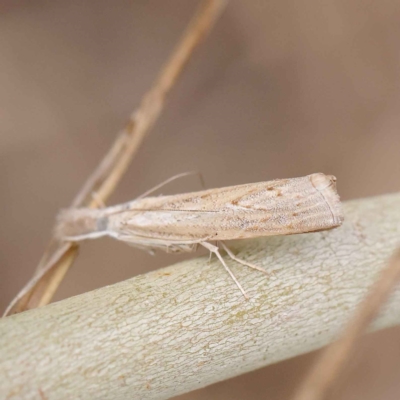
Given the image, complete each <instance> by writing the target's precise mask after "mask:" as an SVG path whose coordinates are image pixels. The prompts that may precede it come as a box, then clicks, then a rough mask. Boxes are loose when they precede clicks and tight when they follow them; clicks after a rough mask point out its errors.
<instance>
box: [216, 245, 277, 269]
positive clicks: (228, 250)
mask: <svg viewBox="0 0 400 400" xmlns="http://www.w3.org/2000/svg"><path fill="white" fill-rule="evenodd" d="M218 243H219V244H220V245H221V247H222V248H223V249H224V250H225V251H226V254H228V256H229V257H230V258H232V260H235V261H236V262H238V263H239V264H242V265H245V266H246V267H250V268H253V269H256V270H257V271H260V272H262V273H264V274H265V275H269V273H268V272H267V271H266V270H265V269H263V268H261V267H258V266H257V265H254V264H252V263H249V262H247V261H244V260H242V259H241V258H238V257H236V256H235V255H234V254H233V253H232V251H231V250H230V249H229V247H228V246H227V245H226V244H225V243H224V242H222V241H219V242H218Z"/></svg>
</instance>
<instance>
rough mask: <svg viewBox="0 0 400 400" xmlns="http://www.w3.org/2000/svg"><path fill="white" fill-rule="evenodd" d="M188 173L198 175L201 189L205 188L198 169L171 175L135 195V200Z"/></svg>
mask: <svg viewBox="0 0 400 400" xmlns="http://www.w3.org/2000/svg"><path fill="white" fill-rule="evenodd" d="M188 175H198V177H199V179H200V184H201V186H202V188H203V189H204V188H205V185H204V179H203V175H202V174H201V172H199V171H189V172H183V173H181V174H177V175H174V176H172V177H171V178H168V179H166V180H165V181H164V182H161V183H159V184H158V185H156V186H154V187H153V188H151V189H150V190H148V191H147V192H144V193H143V194H142V195H140V196H139V197H137V198H136V200H138V199H142V198H143V197H147V196H148V195H149V194H151V193H154V192H155V191H156V190H158V189H161V188H162V187H163V186H165V185H167V184H168V183H171V182H173V181H175V180H176V179H179V178H183V177H185V176H188Z"/></svg>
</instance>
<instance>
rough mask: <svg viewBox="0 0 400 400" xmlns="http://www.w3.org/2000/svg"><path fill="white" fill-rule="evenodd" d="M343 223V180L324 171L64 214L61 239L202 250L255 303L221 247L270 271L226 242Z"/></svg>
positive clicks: (60, 223) (58, 232) (60, 217)
mask: <svg viewBox="0 0 400 400" xmlns="http://www.w3.org/2000/svg"><path fill="white" fill-rule="evenodd" d="M169 181H170V180H169ZM159 186H161V185H159ZM342 221H343V214H342V207H341V202H340V199H339V196H338V194H337V191H336V178H335V177H334V176H332V175H324V174H322V173H316V174H312V175H308V176H304V177H300V178H291V179H278V180H273V181H269V182H260V183H250V184H244V185H238V186H231V187H224V188H217V189H209V190H202V191H198V192H193V193H185V194H177V195H170V196H158V197H144V198H138V199H136V200H133V201H130V202H128V203H125V204H120V205H115V206H111V207H106V208H103V209H89V208H77V209H67V210H63V211H61V213H60V214H59V215H58V224H57V227H56V235H57V236H58V238H60V239H62V240H67V241H81V240H86V239H95V238H99V237H102V236H110V237H112V238H114V239H117V240H121V241H123V242H126V243H128V244H130V245H132V246H135V247H137V248H140V249H147V250H151V251H154V250H159V249H160V250H165V251H167V252H191V251H195V250H196V249H197V247H198V246H199V245H201V246H203V247H205V248H206V249H208V250H209V251H210V252H211V253H210V254H212V253H214V254H215V255H216V256H217V257H218V259H219V261H220V262H221V264H222V265H223V266H224V268H225V269H226V271H227V272H228V273H229V275H230V276H231V277H232V279H233V280H234V282H235V283H236V285H237V286H238V288H239V289H240V291H241V292H242V293H243V295H244V296H245V298H248V296H247V294H246V292H245V291H244V289H243V287H242V286H241V284H240V283H239V282H238V280H237V279H236V277H235V276H234V274H233V273H232V271H231V270H230V268H229V267H228V265H227V264H226V262H225V260H224V259H223V257H222V256H221V254H220V248H222V249H223V250H225V251H226V253H227V255H228V256H229V257H230V258H232V259H233V260H235V261H237V262H238V263H240V264H243V265H246V266H248V267H250V268H253V269H256V270H259V271H261V272H264V273H267V272H266V271H265V270H264V269H263V268H261V267H259V266H257V265H254V264H251V263H249V262H247V261H245V260H241V259H239V258H237V257H236V256H235V255H234V254H233V253H232V252H231V251H230V250H229V248H228V247H227V245H226V244H225V241H226V240H232V239H246V238H254V237H260V236H274V235H291V234H297V233H306V232H316V231H321V230H326V229H332V228H335V227H338V226H340V225H341V223H342ZM213 243H215V244H213Z"/></svg>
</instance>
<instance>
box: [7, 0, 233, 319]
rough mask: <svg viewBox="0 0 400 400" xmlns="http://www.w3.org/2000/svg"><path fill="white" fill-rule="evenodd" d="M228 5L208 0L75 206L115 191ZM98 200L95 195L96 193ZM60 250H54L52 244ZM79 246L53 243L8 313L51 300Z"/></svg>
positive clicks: (94, 202) (91, 203) (92, 204)
mask: <svg viewBox="0 0 400 400" xmlns="http://www.w3.org/2000/svg"><path fill="white" fill-rule="evenodd" d="M225 4H226V1H225V0H205V1H203V2H202V3H201V4H200V6H199V8H198V10H197V12H196V14H195V16H194V17H193V19H192V21H191V22H190V24H189V26H188V27H187V29H186V32H185V33H184V35H183V37H182V39H181V41H180V42H179V44H178V46H177V47H176V48H175V50H174V51H173V53H172V55H171V57H170V59H169V60H168V61H167V63H166V64H165V66H164V68H162V70H161V72H160V74H159V76H158V78H157V79H156V80H155V82H154V84H153V86H152V88H151V89H150V90H149V91H148V92H147V94H146V95H145V96H144V97H143V100H142V102H141V104H140V106H139V108H138V109H137V110H136V111H135V112H134V113H133V114H132V116H131V118H130V120H129V122H128V124H127V126H126V127H125V129H124V130H123V131H122V132H120V134H119V135H118V136H117V139H116V141H115V142H114V144H113V145H112V147H111V149H110V150H109V152H108V153H107V154H106V156H105V157H104V158H103V160H102V161H101V163H100V164H99V166H98V167H97V168H96V170H95V171H94V172H93V174H92V175H91V176H90V177H89V179H88V180H87V181H86V183H85V184H84V186H83V188H82V189H81V190H80V192H79V193H78V195H77V196H76V197H75V199H74V201H73V202H72V205H71V206H72V207H81V206H89V207H92V208H96V207H97V205H98V202H99V200H100V202H106V200H107V199H108V197H109V196H110V195H111V194H112V193H113V191H114V190H115V188H116V186H117V185H118V183H119V181H120V180H121V178H122V176H123V175H124V173H125V171H126V169H127V168H128V166H129V163H130V162H131V160H132V158H133V156H134V155H135V154H136V152H137V150H138V148H139V146H140V145H141V143H142V141H143V139H144V138H145V136H146V134H147V133H148V131H149V130H150V128H151V127H152V125H153V124H154V123H155V122H156V120H157V119H158V117H159V115H160V113H161V111H162V109H163V107H164V101H165V97H166V95H167V94H168V93H169V91H170V90H171V88H172V87H173V86H174V84H175V83H176V81H177V78H178V77H179V76H180V74H181V72H182V70H183V68H184V67H185V65H186V63H187V62H188V61H189V59H190V57H191V55H192V54H193V51H194V50H195V48H196V47H197V46H198V45H199V43H200V42H201V40H202V39H203V38H204V37H205V35H206V34H207V33H208V32H209V31H210V29H211V28H212V26H213V24H214V22H215V21H216V20H217V18H218V16H219V15H220V13H221V11H222V10H223V8H224V6H225ZM94 193H95V194H96V199H93V194H94ZM54 247H55V250H54V251H52V248H54ZM78 248H79V247H78V245H77V244H75V243H68V244H57V243H54V242H51V243H50V244H49V249H48V250H47V251H46V252H45V254H44V256H43V257H42V260H41V261H40V263H39V266H38V268H37V270H36V273H35V275H34V276H33V278H32V279H31V280H30V281H29V282H28V284H27V285H26V286H25V287H24V288H23V289H22V290H21V291H20V293H19V294H18V295H17V296H16V297H15V299H14V300H13V301H12V302H11V304H10V305H9V306H8V308H7V310H6V311H5V315H7V314H10V313H18V312H21V311H24V310H27V309H31V308H35V307H38V306H42V305H45V304H48V303H49V302H50V301H51V299H52V297H53V295H54V293H55V291H56V290H57V288H58V286H59V284H60V283H61V281H62V279H63V277H64V276H65V274H66V273H67V271H68V269H69V268H70V266H71V265H72V263H73V261H74V259H75V257H76V255H77V252H78Z"/></svg>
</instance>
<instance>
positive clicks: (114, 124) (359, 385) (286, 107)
mask: <svg viewBox="0 0 400 400" xmlns="http://www.w3.org/2000/svg"><path fill="white" fill-rule="evenodd" d="M196 4H197V2H192V1H187V0H165V1H155V0H152V1H144V0H142V1H124V0H114V1H112V2H110V1H99V0H86V1H77V0H73V1H60V0H56V1H55V0H52V1H50V0H48V1H35V2H31V1H28V0H26V1H16V0H13V1H11V0H10V1H1V2H0V57H1V62H0V88H1V89H0V129H1V130H0V132H1V133H0V152H1V158H0V160H1V168H0V185H1V197H0V202H1V203H0V205H1V208H0V210H1V229H0V235H1V237H0V240H1V254H0V289H1V290H0V306H1V308H2V309H3V308H4V307H5V306H6V304H7V303H8V302H9V301H10V300H11V298H12V296H13V295H14V294H15V293H16V292H17V291H18V290H19V289H20V288H21V286H22V285H23V284H24V283H25V282H26V280H27V279H28V278H29V277H30V276H31V274H32V272H33V270H34V268H35V265H36V264H37V262H38V260H39V258H40V256H41V253H42V251H43V249H44V247H45V245H46V243H47V240H48V238H49V235H50V232H51V230H52V226H53V220H54V216H55V214H56V213H57V210H59V209H60V208H61V207H66V206H68V204H69V202H70V201H71V200H72V198H73V197H74V195H75V193H76V192H77V190H78V189H79V187H80V186H81V185H82V183H83V182H84V180H85V178H86V177H87V176H88V174H89V173H90V172H91V171H92V170H93V168H94V167H95V166H96V164H97V162H98V161H99V160H100V159H101V157H102V156H103V154H104V153H105V152H106V150H107V148H108V147H109V146H110V144H111V143H112V140H113V138H114V137H115V134H116V132H117V131H118V130H119V129H120V128H121V127H122V126H123V125H124V124H125V122H126V120H127V117H128V115H129V114H130V112H131V111H132V110H133V108H134V107H136V105H137V104H138V102H139V100H140V98H141V95H142V94H143V93H144V92H145V90H146V89H147V88H148V87H149V85H150V83H151V82H152V80H153V78H154V77H155V75H156V74H157V72H158V70H159V67H160V65H161V64H162V63H163V62H164V60H165V59H166V57H167V56H168V54H169V53H170V51H171V50H172V48H173V46H174V45H175V43H176V41H177V39H178V38H179V36H180V34H181V32H182V30H183V29H184V27H185V26H186V24H187V22H188V20H189V18H190V16H191V14H192V12H193V10H194V8H195V6H196ZM399 67H400V2H399V1H391V0H381V1H380V2H376V1H367V0H350V1H349V0H348V1H342V0H334V1H329V2H328V1H320V0H310V1H297V0H280V1H278V0H273V1H257V0H251V1H246V2H239V1H237V2H234V1H232V2H231V3H230V5H229V6H228V8H227V10H226V12H225V13H224V15H223V16H222V18H221V20H220V21H219V22H218V24H217V26H216V28H215V29H214V31H213V32H212V34H211V37H210V38H209V39H208V40H207V41H206V42H205V43H204V44H203V45H202V46H201V48H200V51H198V52H197V53H196V54H195V57H194V58H193V59H192V60H191V62H190V63H189V66H188V69H187V70H186V72H185V74H184V76H183V79H182V80H181V81H180V82H179V84H178V85H177V87H176V88H175V90H174V91H173V93H172V96H171V97H170V99H169V101H168V104H167V107H166V110H165V112H164V114H163V116H162V118H161V119H160V121H159V122H158V124H157V125H156V127H155V128H154V130H153V131H152V134H151V135H150V136H149V137H148V139H147V140H146V142H145V144H144V146H143V147H142V148H141V150H140V153H139V154H138V156H137V157H136V158H135V160H134V161H133V163H132V166H131V168H130V170H129V173H128V174H127V176H126V177H125V178H124V180H123V183H122V185H121V186H120V187H119V189H118V191H117V193H116V194H115V195H114V196H113V198H112V202H113V203H117V202H121V201H126V200H129V199H133V198H134V197H136V196H137V195H139V194H141V193H143V192H144V191H146V190H147V189H149V188H150V187H152V186H154V185H155V184H157V183H159V182H161V181H162V180H164V179H166V178H168V177H170V176H172V175H174V174H177V173H179V172H183V171H190V170H199V171H201V172H202V173H203V175H204V177H205V180H206V184H207V186H208V187H215V186H226V185H231V184H239V183H244V182H255V181H261V180H269V179H273V178H278V177H292V176H300V175H304V174H308V173H312V172H318V171H321V172H325V173H330V174H334V175H336V176H337V178H338V189H339V192H340V194H341V196H342V198H343V199H345V200H346V199H352V198H356V197H365V196H373V195H378V194H382V193H387V192H393V191H397V190H399V173H400V158H399V149H400V134H399V132H400V112H399V110H400V73H399V71H400V68H399ZM199 188H200V186H199V184H198V182H197V181H196V179H195V178H186V179H184V180H182V181H179V182H177V183H174V184H172V185H171V186H169V187H168V188H166V189H164V190H163V193H174V192H179V191H190V190H197V189H199ZM178 259H179V258H178V257H176V256H173V255H165V254H158V255H157V256H156V257H151V256H149V255H147V254H146V253H142V252H140V251H139V250H135V249H132V248H129V247H128V246H126V245H123V244H120V243H116V242H114V241H112V240H103V241H101V242H100V241H94V242H91V243H87V244H85V246H83V248H82V250H81V255H80V257H79V258H78V261H77V262H76V264H75V265H74V268H73V270H72V271H71V272H70V273H69V274H68V276H67V277H66V279H65V281H64V282H63V284H62V286H61V288H60V290H59V292H58V294H57V299H62V298H65V297H68V296H71V295H75V294H78V293H82V292H86V291H89V290H92V289H94V288H97V287H100V286H104V285H106V284H111V283H114V282H118V281H121V280H123V279H127V278H129V277H132V276H134V275H136V274H140V273H144V272H146V271H149V270H151V269H154V268H159V267H161V266H165V265H168V264H172V263H174V262H176V261H177V260H178ZM349 268H351V266H349ZM399 341H400V329H398V328H395V329H391V330H387V331H385V332H380V333H378V334H374V335H371V336H369V337H367V338H365V339H364V340H363V341H362V343H361V344H360V351H359V355H358V357H357V359H356V360H354V362H353V365H352V367H351V368H350V369H349V371H348V373H347V374H346V379H345V380H342V385H341V387H340V389H338V390H336V392H335V394H334V396H333V397H332V398H336V399H366V400H368V399H384V400H386V399H398V398H399V396H400V379H399V378H400V346H399ZM314 357H315V354H309V355H306V356H302V357H298V358H296V359H293V360H288V361H285V362H282V363H279V364H276V365H273V366H269V367H267V368H264V369H262V370H259V371H256V372H253V373H251V374H247V375H245V376H241V377H239V378H236V379H232V380H230V381H226V382H223V383H220V384H216V385H213V386H211V387H209V388H206V389H203V390H199V391H197V392H194V393H191V394H187V395H184V396H181V397H179V399H181V400H183V399H199V400H200V399H228V398H229V399H265V398H268V399H271V400H275V399H285V398H287V397H288V396H289V394H290V393H292V391H293V389H294V387H295V386H296V385H297V384H298V382H299V381H300V379H301V378H302V376H303V375H304V373H305V371H306V370H307V368H308V367H309V365H310V363H311V361H312V360H313V359H314Z"/></svg>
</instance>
